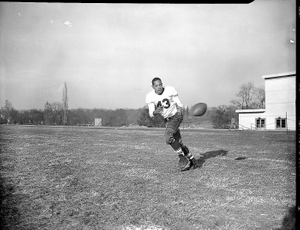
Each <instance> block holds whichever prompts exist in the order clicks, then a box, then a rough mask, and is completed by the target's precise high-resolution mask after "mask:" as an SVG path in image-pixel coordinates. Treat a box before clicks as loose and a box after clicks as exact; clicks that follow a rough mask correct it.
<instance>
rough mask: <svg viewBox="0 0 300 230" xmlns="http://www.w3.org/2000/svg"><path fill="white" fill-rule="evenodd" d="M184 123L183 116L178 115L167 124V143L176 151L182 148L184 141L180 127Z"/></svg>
mask: <svg viewBox="0 0 300 230" xmlns="http://www.w3.org/2000/svg"><path fill="white" fill-rule="evenodd" d="M182 121H183V115H182V114H180V113H176V114H175V115H174V116H173V117H171V118H170V119H169V120H168V121H167V123H166V131H165V139H166V143H167V144H169V145H171V146H172V148H173V149H174V150H175V151H176V150H178V149H179V148H180V147H181V146H182V139H181V134H180V130H179V126H180V124H181V122H182Z"/></svg>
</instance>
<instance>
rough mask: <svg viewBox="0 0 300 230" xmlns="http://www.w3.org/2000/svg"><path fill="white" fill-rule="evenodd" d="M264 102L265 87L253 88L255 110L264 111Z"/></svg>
mask: <svg viewBox="0 0 300 230" xmlns="http://www.w3.org/2000/svg"><path fill="white" fill-rule="evenodd" d="M265 100H266V94H265V87H264V86H259V87H257V88H255V108H257V109H264V108H265Z"/></svg>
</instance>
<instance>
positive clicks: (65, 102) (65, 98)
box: [63, 82, 68, 125]
mask: <svg viewBox="0 0 300 230" xmlns="http://www.w3.org/2000/svg"><path fill="white" fill-rule="evenodd" d="M63 111H64V117H63V125H66V124H67V122H68V90H67V83H66V82H65V85H64V89H63Z"/></svg>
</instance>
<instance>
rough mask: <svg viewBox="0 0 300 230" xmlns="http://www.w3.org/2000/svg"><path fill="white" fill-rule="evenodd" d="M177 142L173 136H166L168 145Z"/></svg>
mask: <svg viewBox="0 0 300 230" xmlns="http://www.w3.org/2000/svg"><path fill="white" fill-rule="evenodd" d="M174 141H175V138H174V137H172V136H166V143H167V145H170V144H172V143H173V142H174Z"/></svg>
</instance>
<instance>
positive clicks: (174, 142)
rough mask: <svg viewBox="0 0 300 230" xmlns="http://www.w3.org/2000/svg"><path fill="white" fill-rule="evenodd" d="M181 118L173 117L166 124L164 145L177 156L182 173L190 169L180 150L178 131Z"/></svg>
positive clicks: (179, 116) (178, 116) (180, 143)
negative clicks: (168, 146) (170, 148)
mask: <svg viewBox="0 0 300 230" xmlns="http://www.w3.org/2000/svg"><path fill="white" fill-rule="evenodd" d="M182 119H183V116H181V115H175V116H174V117H172V118H171V119H170V120H169V121H168V122H167V124H166V131H165V138H166V143H167V144H169V145H170V146H171V147H172V148H173V149H174V151H175V152H176V153H177V154H178V156H179V168H180V169H181V170H182V171H185V170H188V169H190V168H191V166H190V165H191V162H190V161H189V159H188V158H187V157H186V156H185V154H184V152H183V149H182V141H181V135H180V131H179V126H180V123H181V122H182Z"/></svg>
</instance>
